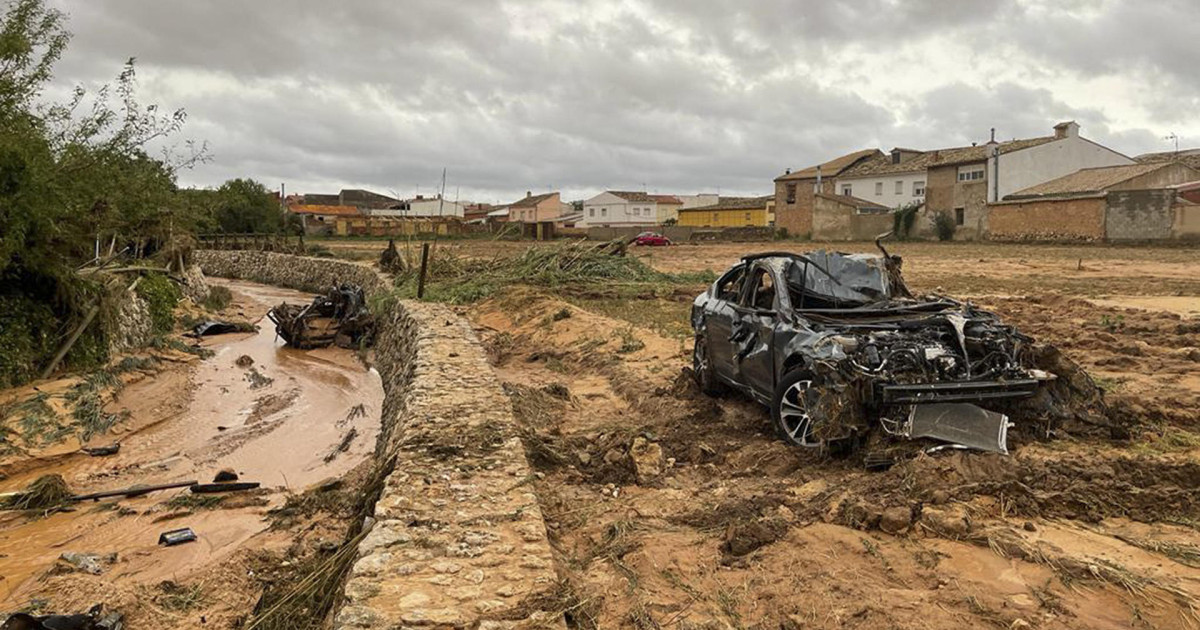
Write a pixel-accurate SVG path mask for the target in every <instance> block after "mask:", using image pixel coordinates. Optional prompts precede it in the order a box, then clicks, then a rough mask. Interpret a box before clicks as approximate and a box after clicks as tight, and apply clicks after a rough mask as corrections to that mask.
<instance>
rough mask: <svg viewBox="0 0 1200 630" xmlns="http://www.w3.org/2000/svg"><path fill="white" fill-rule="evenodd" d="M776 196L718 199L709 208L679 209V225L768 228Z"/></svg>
mask: <svg viewBox="0 0 1200 630" xmlns="http://www.w3.org/2000/svg"><path fill="white" fill-rule="evenodd" d="M774 202H775V197H774V195H767V196H765V197H718V198H717V201H716V203H713V204H710V205H707V206H698V207H692V208H681V209H679V211H678V213H679V225H681V226H689V227H767V226H768V225H770V218H769V217H768V207H769V206H771V205H772V204H774Z"/></svg>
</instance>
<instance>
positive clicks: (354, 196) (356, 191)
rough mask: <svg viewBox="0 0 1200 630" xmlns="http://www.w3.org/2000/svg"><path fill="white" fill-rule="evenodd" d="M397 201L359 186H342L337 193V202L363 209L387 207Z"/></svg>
mask: <svg viewBox="0 0 1200 630" xmlns="http://www.w3.org/2000/svg"><path fill="white" fill-rule="evenodd" d="M397 201H398V200H397V199H396V198H395V197H389V196H387V195H381V194H379V193H375V192H371V191H369V190H363V189H361V188H343V189H342V190H341V191H340V192H339V193H338V204H340V205H343V206H354V207H356V208H362V209H364V210H374V209H382V208H387V207H389V206H391V205H392V204H395V203H396V202H397Z"/></svg>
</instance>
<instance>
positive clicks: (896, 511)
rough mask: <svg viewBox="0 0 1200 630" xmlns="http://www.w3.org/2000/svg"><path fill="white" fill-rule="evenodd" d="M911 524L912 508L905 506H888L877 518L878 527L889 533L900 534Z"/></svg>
mask: <svg viewBox="0 0 1200 630" xmlns="http://www.w3.org/2000/svg"><path fill="white" fill-rule="evenodd" d="M911 524H912V510H911V509H909V508H907V507H890V508H888V509H886V510H884V511H883V515H882V516H880V518H879V529H882V530H883V531H885V532H887V533H889V534H902V533H904V532H905V531H907V530H908V526H909V525H911Z"/></svg>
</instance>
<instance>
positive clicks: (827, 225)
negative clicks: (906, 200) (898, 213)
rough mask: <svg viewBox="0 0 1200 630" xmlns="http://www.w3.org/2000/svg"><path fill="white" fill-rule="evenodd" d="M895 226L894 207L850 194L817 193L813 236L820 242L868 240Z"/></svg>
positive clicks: (813, 216)
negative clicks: (893, 223)
mask: <svg viewBox="0 0 1200 630" xmlns="http://www.w3.org/2000/svg"><path fill="white" fill-rule="evenodd" d="M891 229H892V209H891V208H889V207H888V206H885V205H883V204H881V203H876V202H874V201H867V200H865V199H859V198H858V197H852V196H850V195H835V194H830V193H817V194H816V195H814V198H813V213H812V237H813V239H815V240H820V241H867V240H871V239H873V238H875V237H876V236H879V235H880V234H883V233H884V232H887V231H889V230H891Z"/></svg>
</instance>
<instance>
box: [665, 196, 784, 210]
mask: <svg viewBox="0 0 1200 630" xmlns="http://www.w3.org/2000/svg"><path fill="white" fill-rule="evenodd" d="M773 199H775V196H774V195H767V196H764V197H720V198H719V199H718V200H717V203H714V204H710V205H707V206H696V207H694V208H681V209H680V210H679V211H680V212H713V211H715V210H758V209H762V208H766V207H767V203H768V202H769V201H771V200H773Z"/></svg>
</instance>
